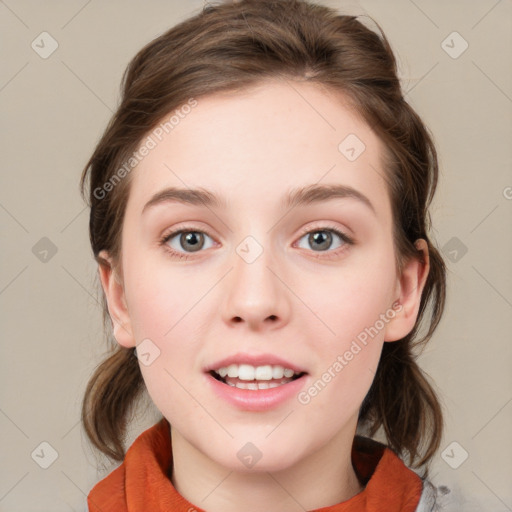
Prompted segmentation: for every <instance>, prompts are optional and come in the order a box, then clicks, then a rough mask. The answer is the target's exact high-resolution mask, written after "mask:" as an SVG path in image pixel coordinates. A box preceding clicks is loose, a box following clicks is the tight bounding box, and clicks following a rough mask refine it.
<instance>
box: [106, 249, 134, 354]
mask: <svg viewBox="0 0 512 512" xmlns="http://www.w3.org/2000/svg"><path fill="white" fill-rule="evenodd" d="M99 260H100V261H99V263H98V273H99V276H100V281H101V286H102V288H103V292H104V293H105V298H106V299H107V304H108V312H109V315H110V319H111V320H112V329H113V331H114V337H115V339H116V341H117V342H118V343H119V345H121V346H122V347H125V348H131V347H135V340H134V337H133V333H132V329H131V322H130V316H129V313H128V308H127V306H126V300H125V296H124V287H123V283H122V280H121V278H120V277H119V276H118V275H117V272H116V271H115V268H114V266H113V264H112V259H111V258H110V256H109V255H108V253H107V252H106V251H101V252H100V254H99Z"/></svg>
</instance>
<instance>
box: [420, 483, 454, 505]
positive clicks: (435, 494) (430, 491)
mask: <svg viewBox="0 0 512 512" xmlns="http://www.w3.org/2000/svg"><path fill="white" fill-rule="evenodd" d="M422 483H423V489H422V492H421V497H420V501H419V502H418V506H417V508H416V510H415V512H448V509H449V507H448V505H449V503H451V501H450V498H451V496H450V493H451V491H450V489H449V488H448V487H446V486H445V485H440V486H438V487H436V486H435V485H433V484H432V483H431V482H430V481H429V480H427V479H424V480H422ZM450 510H451V509H450Z"/></svg>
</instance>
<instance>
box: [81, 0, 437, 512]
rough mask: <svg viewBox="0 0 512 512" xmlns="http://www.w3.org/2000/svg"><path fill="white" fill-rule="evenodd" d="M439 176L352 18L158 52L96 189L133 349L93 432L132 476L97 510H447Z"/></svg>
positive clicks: (121, 475) (139, 73)
mask: <svg viewBox="0 0 512 512" xmlns="http://www.w3.org/2000/svg"><path fill="white" fill-rule="evenodd" d="M437 174H438V167H437V158H436V150H435V147H434V145H433V142H432V139H431V137H430V135H429V133H428V130H427V129H426V128H425V126H424V124H423V123H422V121H421V120H420V118H419V117H418V115H417V114H416V113H415V112H414V110H413V109H412V108H411V107H410V106H409V105H408V104H407V102H406V101H405V99H404V97H403V95H402V92H401V89H400V84H399V80H398V78H397V70H396V63H395V58H394V56H393V53H392V51H391V49H390V46H389V44H388V42H387V40H386V38H385V36H384V35H383V34H381V35H378V34H377V33H376V32H373V31H372V30H370V29H368V28H366V27H365V26H364V25H363V24H362V23H361V22H360V21H358V20H357V19H356V17H353V16H343V15H339V13H337V12H335V11H333V10H331V9H329V8H327V7H324V6H320V5H314V4H312V3H308V2H306V1H297V0H281V1H278V2H275V1H270V0H242V1H240V2H236V3H235V2H224V3H221V4H219V5H216V6H211V5H208V6H207V7H205V9H204V10H203V11H202V12H201V13H200V14H198V15H196V16H194V17H192V18H190V19H188V20H185V21H184V22H182V23H180V24H179V25H177V26H175V27H174V28H172V29H171V30H170V31H168V32H167V33H165V34H163V35H162V36H160V37H158V38H157V39H156V40H154V41H152V42H151V43H150V44H148V45H147V46H146V47H145V48H143V49H142V50H141V51H140V52H139V53H138V54H137V55H136V56H135V58H134V59H133V61H132V62H131V63H130V65H129V67H128V69H127V71H126V73H125V76H124V79H123V96H122V102H121V104H120V106H119V108H118V110H117V112H116V113H115V115H114V117H113V119H112V121H111V123H110V124H109V126H108V128H107V130H106V131H105V133H104V135H103V137H102V139H101V140H100V142H99V144H98V146H97V148H96V150H95V151H94V154H93V155H92V157H91V158H90V161H89V162H88V164H87V166H86V168H85V171H84V174H83V177H82V187H83V191H84V195H87V192H86V190H88V199H89V202H90V206H91V214H90V238H91V244H92V249H93V252H94V256H95V258H96V260H97V262H98V267H99V276H100V279H101V284H102V287H103V291H104V298H105V314H106V315H108V316H106V318H110V319H111V325H112V333H113V337H114V338H115V342H114V343H113V347H112V354H111V355H110V356H109V357H108V358H107V359H106V360H105V361H104V362H103V363H102V364H101V365H99V367H98V368H97V370H96V372H95V374H94V375H93V377H92V379H91V381H90V382H89V385H88V387H87V390H86V394H85V397H84V402H83V411H82V420H83V425H84V428H85V431H86V433H87V435H88V437H89V438H90V440H91V442H92V443H93V444H94V445H95V446H96V447H97V448H98V449H99V450H101V451H102V452H104V453H105V454H106V455H108V456H109V457H111V458H112V459H114V460H117V461H122V464H121V465H120V466H119V467H118V468H117V469H115V470H114V471H113V472H112V473H111V474H110V475H108V476H107V477H106V478H105V479H103V480H102V481H100V482H99V483H98V484H97V485H96V486H95V487H94V488H93V489H92V490H91V492H90V494H89V496H88V504H89V509H90V511H91V512H100V511H103V512H105V511H116V512H121V511H131V512H135V511H137V512H142V511H149V510H151V511H152V512H156V511H164V510H165V511H171V510H172V511H193V510H198V511H200V510H206V511H209V512H210V511H211V512H219V511H225V512H230V511H237V512H238V511H241V510H243V511H245V512H251V511H265V512H273V511H276V512H277V511H280V512H282V511H285V512H292V511H305V510H322V511H339V512H355V511H386V512H394V511H397V512H398V511H401V512H412V511H425V510H428V511H432V510H436V509H435V506H436V505H435V494H436V492H435V489H434V487H433V486H432V485H431V484H430V483H429V480H428V463H429V461H430V460H431V459H432V457H433V455H434V454H435V453H436V450H437V449H438V447H439V444H440V440H441V436H442V426H443V419H442V413H441V408H440V405H439V402H438V399H437V397H436V393H435V391H434V390H433V388H432V386H431V384H429V382H428V380H427V379H426V377H425V375H424V374H423V373H422V371H421V369H420V368H419V367H418V366H417V364H416V362H415V357H416V354H415V352H414V348H415V346H416V345H418V344H419V343H425V342H427V341H428V339H429V338H430V337H431V336H432V333H433V331H434V329H435V328H436V326H437V324H438V323H439V320H440V318H441V314H442V311H443V306H444V300H445V267H444V264H443V261H442V259H441V257H440V255H439V252H438V251H437V250H436V248H435V247H434V245H433V244H432V242H431V241H430V239H429V215H428V207H429V204H430V201H431V199H432V196H433V194H434V191H435V188H436V183H437ZM422 319H423V321H424V324H425V325H424V327H425V328H424V329H423V330H422V336H421V337H420V336H419V326H420V321H421V320H422ZM144 389H147V391H148V393H149V396H150V397H151V399H152V401H153V402H154V404H155V405H156V407H157V408H158V410H159V411H160V412H161V413H162V419H161V420H160V421H159V422H158V423H157V424H156V425H154V426H153V427H151V428H150V429H148V430H146V431H145V432H143V433H142V434H141V435H140V436H139V437H138V438H137V439H136V440H135V442H134V443H133V444H132V446H131V447H130V448H129V449H128V451H127V452H126V453H125V447H124V445H123V437H124V434H125V431H126V425H127V421H128V417H129V414H130V411H131V410H132V407H133V406H134V403H135V401H136V399H137V398H138V397H139V396H140V393H141V392H142V391H143V390H144ZM380 427H382V434H383V435H384V436H385V438H386V441H387V443H386V444H382V443H380V442H377V441H375V440H372V439H371V437H372V436H373V435H374V434H375V433H376V432H377V430H378V429H379V428H380ZM406 456H407V457H408V460H407V465H406V461H405V457H406ZM413 467H414V468H421V470H422V471H421V472H419V471H418V472H416V471H414V470H413V469H412V468H413Z"/></svg>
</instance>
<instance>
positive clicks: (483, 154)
mask: <svg viewBox="0 0 512 512" xmlns="http://www.w3.org/2000/svg"><path fill="white" fill-rule="evenodd" d="M322 3H325V4H327V5H330V6H333V7H339V8H340V9H342V10H343V11H344V12H346V13H356V14H361V13H365V12H366V13H368V14H369V15H370V16H372V17H373V18H374V19H375V20H376V21H377V22H379V23H380V24H381V26H382V27H383V29H384V31H385V33H386V34H387V36H388V37H389V39H390V41H391V43H392V46H393V48H394V49H395V51H396V53H397V55H398V58H399V61H400V69H401V76H402V78H403V84H404V88H405V90H407V91H409V92H408V94H407V97H408V99H409V101H410V102H411V103H412V105H413V106H414V107H415V108H416V109H417V111H418V112H419V114H420V115H421V116H422V117H423V119H424V120H425V122H426V123H427V124H428V125H429V127H430V128H431V130H432V131H433V133H434V135H435V139H436V141H437V145H438V149H439V153H440V161H441V168H442V177H441V183H440V190H439V193H438V197H437V200H436V203H435V208H434V210H433V222H434V225H435V226H436V231H435V238H436V239H437V241H438V244H439V245H440V246H441V247H443V248H444V252H445V254H446V256H447V258H448V260H447V262H448V267H449V286H450V289H449V299H448V305H447V310H446V315H445V318H444V320H443V322H442V324H441V326H440V328H439V330H438V331H437V333H436V335H435V337H434V339H433V340H432V342H431V343H430V345H429V346H428V347H427V349H426V350H425V352H424V353H423V354H422V355H421V357H420V362H421V363H422V365H423V367H424V368H425V369H426V370H427V372H428V373H429V374H430V375H431V376H432V378H433V379H434V381H435V382H436V383H437V386H438V390H439V392H440V394H441V395H442V397H443V403H444V405H445V413H446V425H447V428H446V432H445V436H444V438H443V443H442V449H441V450H444V449H445V448H447V447H448V450H447V452H445V455H444V457H443V456H442V451H441V452H440V453H439V454H438V455H437V457H436V459H435V461H434V464H433V470H432V474H433V480H434V483H435V484H437V485H446V486H448V487H449V488H450V489H452V493H451V495H452V496H453V495H454V494H459V495H460V496H462V500H463V501H462V503H461V504H460V505H458V506H457V507H451V508H450V509H449V510H464V511H477V510H478V511H479V512H480V511H483V510H485V511H493V512H498V511H510V510H512V486H511V485H510V483H511V475H512V439H511V436H510V432H511V431H512V428H511V426H512V403H511V401H512V385H511V384H512V373H511V363H512V357H511V356H512V343H511V341H512V339H511V338H512V336H511V332H512V265H511V263H512V261H511V253H512V251H511V250H512V229H511V218H512V172H511V167H512V165H511V157H512V149H511V140H512V121H511V119H512V116H511V111H512V72H511V66H510V63H511V62H512V41H511V39H512V37H511V34H512V30H511V29H512V2H511V1H510V0H501V1H496V0H478V1H477V0H471V1H469V0H458V1H453V0H451V1H444V0H414V1H413V0H392V1H388V2H383V1H379V0H361V1H360V2H342V1H333V0H329V1H327V0H325V1H324V2H322ZM202 4H203V2H202V1H200V0H196V1H187V2H184V1H180V2H178V1H177V0H174V1H171V0H165V1H164V0H159V1H152V2H142V0H132V1H121V0H115V1H99V0H92V1H89V2H87V1H83V0H79V1H62V0H60V1H57V0H51V1H45V2H39V1H28V0H19V1H15V0H5V1H1V2H0V34H1V35H0V37H1V44H2V48H3V55H4V58H3V65H2V67H1V69H0V109H1V113H2V116H1V124H2V139H1V140H2V158H1V165H2V171H1V187H0V223H1V239H2V266H1V273H0V304H1V322H2V324H1V325H2V358H1V363H0V364H1V373H0V375H1V377H0V378H1V394H0V427H1V432H2V435H1V438H0V447H1V454H2V456H1V460H2V462H1V464H2V466H1V473H0V511H10V512H15V511H24V512H29V511H48V510H52V511H53V512H60V511H79V510H80V511H82V510H86V505H85V496H86V494H87V493H88V491H89V490H90V488H91V487H92V486H93V484H94V483H95V482H96V481H97V480H98V479H99V478H100V477H102V476H104V474H105V471H109V470H111V469H112V468H111V467H104V470H103V472H100V473H98V472H97V469H96V459H95V457H94V454H93V453H92V451H91V450H90V449H89V448H88V445H87V443H86V442H85V438H84V436H83V434H82V432H81V428H80V424H79V413H80V410H79V405H80V400H81V397H82V393H83V390H84V387H85V384H86V382H87V380H88V378H89V376H90V374H91V372H92V369H93V367H94V366H95V365H96V364H97V363H98V362H99V360H100V358H101V355H102V353H103V351H104V345H103V341H102V337H101V321H100V308H99V307H98V303H97V298H98V294H97V291H96V281H95V266H94V264H93V259H92V256H91V253H90V248H89V243H88V234H87V224H88V211H87V210H86V209H85V208H84V204H83V203H82V201H81V199H80V196H79V194H78V180H79V175H80V171H81V169H82V166H83V165H84V163H85V162H86V159H87V158H88V156H89V155H90V153H91V152H92V150H93V147H94V145H95V143H96V142H97V140H98V138H99V137H100V134H101V133H102V131H103V129H104V127H105V125H106V123H107V121H108V119H109V117H110V116H111V114H112V111H113V110H114V108H115V106H116V104H117V101H118V98H119V96H118V91H119V83H120V79H121V74H122V72H123V70H124V68H125V66H126V64H127V63H128V61H129V59H130V58H131V57H132V56H133V55H134V54H135V53H136V51H137V50H138V49H139V48H141V47H142V46H143V45H144V44H145V43H147V42H148V41H150V40H151V39H152V38H154V37H156V36H157V35H159V34H160V33H161V32H163V31H164V30H166V29H168V28H169V27H170V26H172V25H173V24H175V23H176V22H177V21H180V20H182V19H184V18H185V17H187V16H188V15H190V14H192V13H196V12H197V11H198V9H200V8H201V7H202ZM43 31H47V32H48V33H49V34H51V36H52V37H53V38H54V39H55V40H56V41H57V43H58V48H57V50H56V51H55V52H54V53H53V54H51V55H50V56H49V57H48V58H46V59H43V58H42V57H41V56H40V55H39V54H38V53H36V51H34V50H33V49H32V47H31V43H32V41H34V40H35V42H36V43H38V42H39V45H40V47H41V46H42V44H41V43H40V40H41V37H47V36H41V37H38V36H39V34H41V32H43ZM454 31H457V32H458V33H459V34H460V36H461V37H462V38H463V40H465V41H467V43H468V44H469V46H468V48H467V50H466V51H465V52H464V53H462V54H461V55H459V56H458V57H457V58H453V56H454V55H455V54H456V53H458V52H459V51H460V50H461V49H462V48H463V46H462V45H463V40H462V39H460V38H458V36H456V35H455V36H453V35H452V36H450V37H449V38H448V39H447V41H446V42H445V43H444V44H443V41H444V40H445V39H446V38H447V36H449V35H450V34H452V32H454ZM45 41H46V43H45V48H46V50H48V49H50V48H51V47H50V40H49V39H45ZM452 41H453V42H452ZM446 45H449V46H452V47H453V48H451V49H449V48H447V47H446ZM445 49H447V50H448V51H450V52H451V53H452V56H450V55H449V54H448V53H447V52H446V51H445ZM38 50H39V51H40V52H41V51H43V49H42V48H38ZM43 237H47V238H48V239H49V240H50V241H51V243H50V242H48V240H43V241H40V240H41V239H42V238H43ZM34 247H35V248H34ZM464 248H465V249H466V250H467V252H466V253H465V254H464ZM52 249H53V251H55V250H56V251H57V252H56V253H55V254H53V253H52ZM45 250H47V251H49V252H47V253H45V252H44V251H45ZM454 251H455V252H454ZM45 258H46V261H45ZM153 418H154V411H152V410H151V408H150V409H148V411H147V413H146V415H145V416H144V419H143V420H141V421H140V423H138V424H134V425H133V428H132V431H131V433H130V442H131V440H133V437H134V436H135V435H137V434H138V433H140V432H141V431H142V430H143V429H144V428H146V427H148V426H150V425H151V424H152V423H153ZM42 442H47V443H49V444H50V445H51V447H52V448H50V447H48V446H47V445H43V446H42V447H41V446H40V443H42ZM453 442H456V443H458V444H456V445H451V443H453ZM450 445H451V446H450ZM41 449H43V452H41ZM52 449H53V450H55V451H56V453H57V454H58V458H57V459H56V460H55V462H54V463H53V464H52V465H51V466H50V467H48V469H42V468H41V467H40V466H39V464H40V463H43V462H45V461H46V463H48V462H50V461H51V460H50V458H49V457H51V454H52V453H53V452H52ZM452 450H453V451H452ZM463 450H465V451H466V452H467V453H468V454H469V457H468V458H467V460H465V461H464V462H463V463H462V464H460V466H459V467H458V468H457V469H453V468H452V467H451V466H450V465H449V464H448V462H449V463H450V464H451V465H452V466H456V465H457V464H459V463H460V462H461V460H462V458H463V455H464V451H463ZM41 453H44V457H43V456H42V455H41ZM31 454H33V456H31ZM37 454H39V457H38V456H37ZM43 459H44V460H43ZM36 461H37V462H38V463H39V464H38V463H37V462H36ZM447 461H448V462H447Z"/></svg>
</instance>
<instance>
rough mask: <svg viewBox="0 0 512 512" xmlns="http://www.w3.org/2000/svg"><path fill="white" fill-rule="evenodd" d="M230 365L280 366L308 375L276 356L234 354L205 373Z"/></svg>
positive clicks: (209, 366)
mask: <svg viewBox="0 0 512 512" xmlns="http://www.w3.org/2000/svg"><path fill="white" fill-rule="evenodd" d="M230 364H239V365H240V364H250V365H251V366H255V367H257V366H265V365H271V366H272V365H279V366H282V367H283V368H289V369H290V370H293V371H294V372H295V373H307V372H306V370H304V369H303V368H301V367H300V366H298V365H296V364H294V363H291V362H290V361H287V360H286V359H283V358H281V357H278V356H276V355H274V354H252V355H251V354H243V353H238V354H233V355H231V356H228V357H225V358H224V359H220V360H219V361H217V362H215V363H212V364H210V365H208V366H207V367H206V368H205V372H207V373H208V372H211V371H214V370H218V369H219V368H224V367H226V366H229V365H230Z"/></svg>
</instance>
